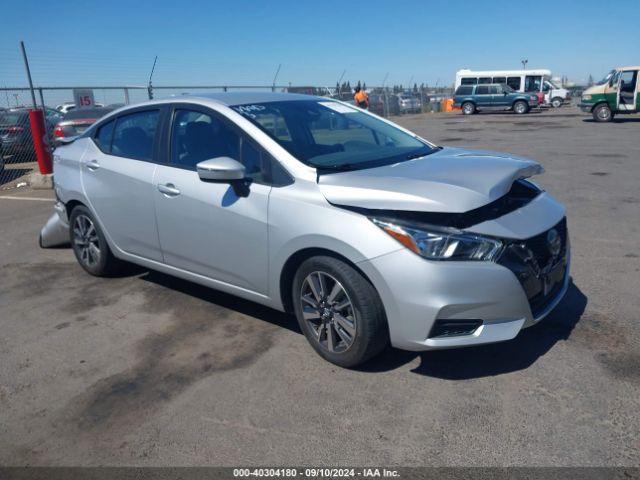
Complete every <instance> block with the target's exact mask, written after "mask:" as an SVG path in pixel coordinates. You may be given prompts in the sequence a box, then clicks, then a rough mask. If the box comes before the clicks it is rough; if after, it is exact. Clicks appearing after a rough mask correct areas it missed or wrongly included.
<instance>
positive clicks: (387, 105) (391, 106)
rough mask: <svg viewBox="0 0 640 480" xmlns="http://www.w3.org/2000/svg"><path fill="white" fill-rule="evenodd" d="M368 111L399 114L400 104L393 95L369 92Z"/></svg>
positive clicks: (377, 113)
mask: <svg viewBox="0 0 640 480" xmlns="http://www.w3.org/2000/svg"><path fill="white" fill-rule="evenodd" d="M369 111H370V112H373V113H375V114H376V115H380V116H381V117H382V116H385V114H386V115H400V104H399V103H398V99H397V97H396V96H395V95H391V94H389V95H386V98H385V95H382V94H379V93H371V94H369Z"/></svg>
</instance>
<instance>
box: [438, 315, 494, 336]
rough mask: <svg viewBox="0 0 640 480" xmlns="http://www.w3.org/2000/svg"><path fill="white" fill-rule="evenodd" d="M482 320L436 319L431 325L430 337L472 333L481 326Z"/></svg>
mask: <svg viewBox="0 0 640 480" xmlns="http://www.w3.org/2000/svg"><path fill="white" fill-rule="evenodd" d="M481 325H482V320H475V319H472V320H451V319H447V320H436V322H435V323H434V324H433V327H431V333H429V337H428V338H447V337H460V336H463V335H472V334H473V333H474V332H475V331H476V330H477V329H478V328H479V327H480V326H481Z"/></svg>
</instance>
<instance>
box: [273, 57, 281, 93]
mask: <svg viewBox="0 0 640 480" xmlns="http://www.w3.org/2000/svg"><path fill="white" fill-rule="evenodd" d="M280 67H282V64H281V63H280V64H278V69H277V70H276V74H275V75H274V76H273V84H272V85H271V91H272V92H275V91H276V79H277V78H278V74H279V73H280Z"/></svg>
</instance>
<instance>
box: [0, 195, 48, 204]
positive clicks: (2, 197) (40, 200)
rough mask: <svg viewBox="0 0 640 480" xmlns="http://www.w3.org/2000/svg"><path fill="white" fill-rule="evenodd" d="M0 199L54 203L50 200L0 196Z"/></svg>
mask: <svg viewBox="0 0 640 480" xmlns="http://www.w3.org/2000/svg"><path fill="white" fill-rule="evenodd" d="M0 199H4V200H33V201H36V202H52V203H53V202H54V200H53V199H52V198H38V197H14V196H12V195H0Z"/></svg>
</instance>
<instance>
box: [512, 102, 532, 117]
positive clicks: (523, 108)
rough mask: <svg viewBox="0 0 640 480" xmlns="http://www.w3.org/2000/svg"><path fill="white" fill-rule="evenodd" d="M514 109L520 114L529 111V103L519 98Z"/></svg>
mask: <svg viewBox="0 0 640 480" xmlns="http://www.w3.org/2000/svg"><path fill="white" fill-rule="evenodd" d="M513 111H514V112H516V113H518V114H523V113H527V112H528V111H529V105H528V104H527V102H524V101H522V100H518V101H517V102H516V103H514V104H513Z"/></svg>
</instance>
